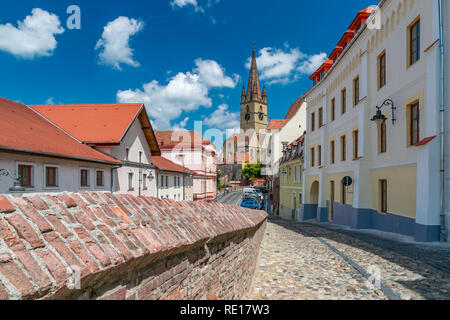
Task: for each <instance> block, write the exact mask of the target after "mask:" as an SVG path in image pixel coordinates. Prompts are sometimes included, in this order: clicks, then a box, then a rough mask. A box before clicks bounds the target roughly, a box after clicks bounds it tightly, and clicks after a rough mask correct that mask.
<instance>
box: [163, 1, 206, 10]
mask: <svg viewBox="0 0 450 320" xmlns="http://www.w3.org/2000/svg"><path fill="white" fill-rule="evenodd" d="M170 5H171V6H172V8H176V7H178V8H184V7H186V6H189V5H190V6H193V7H194V9H195V11H199V12H204V11H205V10H204V9H203V8H202V7H200V6H199V5H198V2H197V0H173V1H172V2H171V3H170Z"/></svg>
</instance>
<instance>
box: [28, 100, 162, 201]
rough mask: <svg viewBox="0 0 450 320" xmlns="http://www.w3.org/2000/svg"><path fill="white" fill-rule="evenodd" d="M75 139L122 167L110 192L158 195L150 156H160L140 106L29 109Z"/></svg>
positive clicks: (42, 107)
mask: <svg viewBox="0 0 450 320" xmlns="http://www.w3.org/2000/svg"><path fill="white" fill-rule="evenodd" d="M32 108H33V109H34V110H35V111H36V112H38V113H40V114H41V115H42V116H43V117H45V118H46V119H48V120H49V121H50V122H52V123H54V124H55V125H56V126H58V127H59V128H62V129H63V130H64V131H65V132H67V133H68V134H70V135H71V136H73V137H75V138H76V139H77V140H79V141H81V142H83V143H85V144H87V145H89V146H91V147H92V148H95V149H96V150H98V151H99V152H102V153H104V154H107V155H109V156H111V157H113V158H114V159H117V160H120V161H121V163H122V164H123V165H122V166H121V167H120V168H117V169H114V170H113V171H112V172H111V174H112V191H113V192H118V193H130V194H132V195H134V196H141V195H142V196H152V197H156V196H157V190H156V188H157V185H156V178H155V167H154V165H153V164H152V156H160V155H161V152H160V150H159V148H158V143H157V140H156V136H155V133H154V132H153V129H152V126H151V123H150V120H149V118H148V115H147V112H146V109H145V106H144V105H143V104H103V105H90V104H86V105H45V106H32Z"/></svg>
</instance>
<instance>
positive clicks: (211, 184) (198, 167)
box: [156, 130, 217, 201]
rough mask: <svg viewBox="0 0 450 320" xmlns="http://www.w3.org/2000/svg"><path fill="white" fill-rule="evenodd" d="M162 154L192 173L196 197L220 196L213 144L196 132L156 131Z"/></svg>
mask: <svg viewBox="0 0 450 320" xmlns="http://www.w3.org/2000/svg"><path fill="white" fill-rule="evenodd" d="M156 137H157V139H158V143H159V148H160V150H161V153H162V156H163V157H164V158H166V159H168V160H170V161H172V162H174V163H176V164H178V165H180V166H182V167H186V168H188V169H189V170H191V171H192V172H193V176H192V179H193V182H192V183H193V200H194V201H204V200H213V199H215V198H216V195H217V159H216V147H215V146H214V144H213V143H212V142H211V141H209V140H207V139H205V138H204V137H202V136H201V135H200V134H198V133H197V132H195V131H186V130H180V131H157V132H156Z"/></svg>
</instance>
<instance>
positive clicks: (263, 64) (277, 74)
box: [246, 44, 327, 84]
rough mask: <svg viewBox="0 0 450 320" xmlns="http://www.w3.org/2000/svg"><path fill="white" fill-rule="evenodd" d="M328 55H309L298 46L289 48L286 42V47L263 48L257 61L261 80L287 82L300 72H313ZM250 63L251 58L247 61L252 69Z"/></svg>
mask: <svg viewBox="0 0 450 320" xmlns="http://www.w3.org/2000/svg"><path fill="white" fill-rule="evenodd" d="M326 57H327V55H326V54H325V53H321V54H317V55H312V56H309V55H307V54H305V53H303V52H301V51H300V50H299V49H298V48H291V49H289V45H288V44H285V45H284V49H276V48H271V47H266V48H263V49H261V50H260V51H259V56H257V57H256V62H257V64H258V70H259V72H260V74H261V80H267V81H268V83H270V84H273V83H282V84H286V83H288V82H290V81H292V80H293V79H296V78H298V76H299V74H310V73H313V72H314V71H315V70H316V69H317V68H318V67H319V66H320V65H321V64H322V63H323V62H324V61H325V60H326ZM250 63H251V58H249V59H248V60H247V62H246V67H247V69H250ZM311 69H312V71H310V70H311Z"/></svg>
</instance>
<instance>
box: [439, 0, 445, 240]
mask: <svg viewBox="0 0 450 320" xmlns="http://www.w3.org/2000/svg"><path fill="white" fill-rule="evenodd" d="M438 7H439V54H440V75H439V77H440V79H439V86H440V88H439V90H440V122H441V123H440V136H441V139H440V157H441V168H440V170H441V190H440V191H441V203H440V206H441V208H440V209H441V240H443V241H446V240H447V226H446V221H445V143H444V138H445V133H444V131H445V119H444V115H445V96H444V95H445V93H444V70H445V69H444V41H443V38H442V37H443V22H442V0H438Z"/></svg>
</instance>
